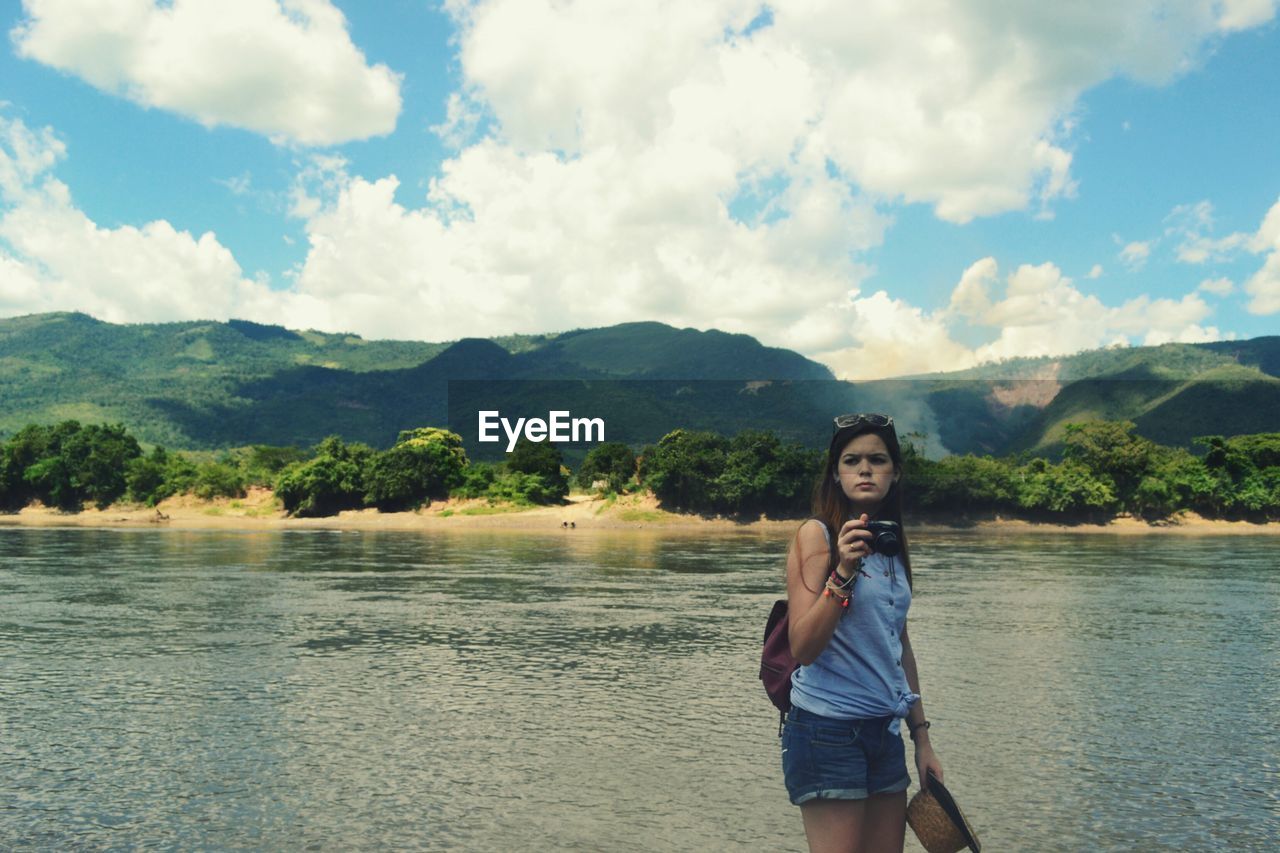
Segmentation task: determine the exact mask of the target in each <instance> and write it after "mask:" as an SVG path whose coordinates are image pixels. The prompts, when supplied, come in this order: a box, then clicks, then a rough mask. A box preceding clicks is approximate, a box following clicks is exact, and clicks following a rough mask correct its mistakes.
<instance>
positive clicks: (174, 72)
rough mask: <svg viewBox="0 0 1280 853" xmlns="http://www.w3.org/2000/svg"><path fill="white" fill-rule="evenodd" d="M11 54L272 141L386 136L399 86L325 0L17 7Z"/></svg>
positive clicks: (124, 0)
mask: <svg viewBox="0 0 1280 853" xmlns="http://www.w3.org/2000/svg"><path fill="white" fill-rule="evenodd" d="M23 7H24V9H25V11H26V14H27V17H26V19H25V20H23V21H22V22H21V23H19V24H18V25H17V26H16V27H15V28H14V29H13V30H12V31H11V33H10V36H11V38H12V39H13V43H14V46H15V49H16V50H17V52H18V54H19V55H20V56H23V57H26V58H28V59H33V60H36V61H38V62H42V63H44V64H46V65H50V66H52V67H54V68H58V69H60V70H62V71H66V72H68V73H71V74H74V75H76V76H78V77H81V78H82V79H84V80H85V81H87V82H88V83H90V84H91V85H93V86H95V87H97V88H99V89H101V90H103V91H105V92H110V93H113V94H117V95H121V96H123V97H127V98H128V99H130V100H132V101H134V102H135V103H138V104H141V105H143V106H146V107H155V108H159V109H165V110H171V111H173V112H176V113H179V114H181V115H184V116H188V117H190V118H193V119H195V120H196V121H198V122H200V123H201V124H204V125H206V126H209V127H213V126H216V125H230V126H233V127H240V128H245V129H247V130H252V131H255V132H258V133H262V134H265V135H267V136H269V137H271V138H272V139H273V140H275V141H277V142H285V141H290V142H296V143H300V144H303V145H331V144H335V143H339V142H345V141H348V140H352V139H364V138H367V137H370V136H378V135H382V134H386V133H390V132H391V131H392V130H393V129H394V128H395V122H396V117H397V116H398V114H399V112H400V79H399V77H398V76H397V75H396V74H395V73H394V72H392V71H391V70H390V69H388V68H387V67H386V66H385V65H380V64H379V65H373V66H370V65H369V64H368V62H367V61H366V60H365V58H364V56H363V54H362V53H361V52H360V50H359V49H358V48H357V47H356V46H355V45H354V44H352V42H351V39H350V37H349V36H348V33H347V25H346V20H345V19H344V18H343V16H342V13H341V12H340V11H338V9H337V8H335V7H334V6H333V5H332V3H330V2H329V0H173V2H152V0H24V2H23Z"/></svg>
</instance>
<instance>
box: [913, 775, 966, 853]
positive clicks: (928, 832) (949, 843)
mask: <svg viewBox="0 0 1280 853" xmlns="http://www.w3.org/2000/svg"><path fill="white" fill-rule="evenodd" d="M907 823H908V824H910V825H911V830H912V831H913V832H915V834H916V838H918V839H919V840H920V845H921V846H922V847H924V849H925V850H928V851H929V853H957V851H959V850H960V849H962V848H964V847H966V846H967V847H968V848H969V849H970V850H972V851H973V853H979V851H980V850H981V849H982V845H981V844H980V843H978V836H977V835H976V834H974V831H973V827H971V826H969V821H967V820H965V817H964V815H963V814H962V813H961V811H960V807H959V806H957V805H956V801H955V799H954V798H953V797H952V796H951V792H950V791H948V790H947V789H946V788H945V787H944V786H943V784H942V782H941V781H940V780H939V779H938V777H937V776H935V775H933V773H930V774H929V789H928V790H927V791H926V790H921V791H917V792H916V795H915V796H914V797H912V798H911V802H910V803H908V804H907Z"/></svg>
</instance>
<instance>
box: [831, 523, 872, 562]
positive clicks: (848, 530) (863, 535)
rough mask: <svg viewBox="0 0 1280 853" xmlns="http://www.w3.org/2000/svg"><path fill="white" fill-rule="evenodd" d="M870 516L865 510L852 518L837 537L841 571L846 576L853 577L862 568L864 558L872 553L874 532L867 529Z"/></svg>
mask: <svg viewBox="0 0 1280 853" xmlns="http://www.w3.org/2000/svg"><path fill="white" fill-rule="evenodd" d="M868 518H869V516H868V515H867V514H866V513H865V512H864V513H863V514H862V515H861V516H859V517H858V518H851V519H849V520H848V521H846V522H845V523H844V526H843V527H841V528H840V534H839V536H837V537H836V553H838V554H839V555H840V568H839V572H840V574H841V575H842V576H844V577H845V578H851V577H853V575H854V573H855V572H858V571H860V570H861V566H862V560H863V558H865V557H867V556H868V555H870V554H871V537H872V532H871V531H870V530H868V529H867V520H868Z"/></svg>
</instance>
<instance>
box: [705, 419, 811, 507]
mask: <svg viewBox="0 0 1280 853" xmlns="http://www.w3.org/2000/svg"><path fill="white" fill-rule="evenodd" d="M820 461H821V456H820V454H818V453H815V452H813V451H809V450H806V449H805V448H804V447H801V446H800V445H786V444H783V443H782V441H781V439H779V438H778V436H777V435H776V434H774V433H772V432H766V431H761V430H743V431H742V432H740V433H738V434H737V435H735V436H734V437H733V438H732V439H730V441H729V444H728V447H727V448H726V449H725V452H724V463H723V468H722V469H721V470H720V472H719V473H718V474H717V475H716V476H715V478H714V480H713V481H712V482H711V488H710V490H709V496H710V499H711V500H710V505H709V506H708V507H707V509H713V510H716V511H720V512H728V513H733V514H737V515H757V514H760V513H775V514H791V513H795V512H797V511H801V510H803V508H804V504H805V499H806V498H807V497H808V495H809V492H810V490H811V489H812V488H813V480H814V476H815V472H816V471H817V470H818V465H819V463H820Z"/></svg>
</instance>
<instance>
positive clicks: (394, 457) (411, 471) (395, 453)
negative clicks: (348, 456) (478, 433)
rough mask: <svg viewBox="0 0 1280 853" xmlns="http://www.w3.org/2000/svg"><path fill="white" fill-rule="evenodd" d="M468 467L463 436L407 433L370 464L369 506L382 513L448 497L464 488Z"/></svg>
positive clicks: (440, 432)
mask: <svg viewBox="0 0 1280 853" xmlns="http://www.w3.org/2000/svg"><path fill="white" fill-rule="evenodd" d="M466 467H467V454H466V451H464V450H463V449H462V436H460V435H458V434H457V433H455V432H449V431H448V430H443V429H437V428H435V427H424V428H421V429H414V430H406V431H404V432H402V433H400V437H399V438H398V439H397V441H396V443H395V445H394V446H393V447H391V448H390V449H388V450H385V451H383V452H382V453H379V454H377V455H376V456H375V457H374V458H373V460H372V462H371V463H370V465H369V469H368V471H367V472H366V480H365V482H366V489H365V496H364V500H365V503H367V504H371V505H373V506H376V507H378V509H380V510H400V509H406V508H408V507H412V506H418V505H420V504H421V503H422V502H423V501H426V500H429V499H431V498H435V497H447V496H448V495H449V491H450V490H451V489H454V488H456V487H458V486H460V485H462V483H463V481H464V477H463V471H465V470H466Z"/></svg>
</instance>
